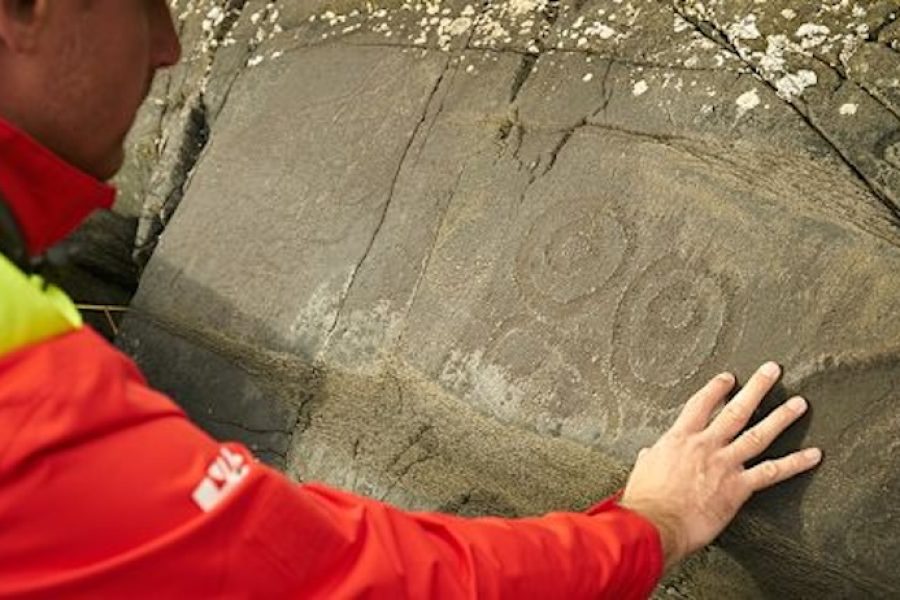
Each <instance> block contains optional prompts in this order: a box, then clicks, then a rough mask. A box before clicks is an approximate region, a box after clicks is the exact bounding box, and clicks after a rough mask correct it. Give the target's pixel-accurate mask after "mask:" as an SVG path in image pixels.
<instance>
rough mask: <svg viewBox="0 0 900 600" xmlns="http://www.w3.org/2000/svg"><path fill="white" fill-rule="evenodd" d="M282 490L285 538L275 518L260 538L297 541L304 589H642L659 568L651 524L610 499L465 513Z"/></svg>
mask: <svg viewBox="0 0 900 600" xmlns="http://www.w3.org/2000/svg"><path fill="white" fill-rule="evenodd" d="M291 496H292V498H291V499H288V497H287V496H284V497H283V498H282V500H281V502H287V503H291V504H293V505H294V506H295V507H296V510H295V511H293V513H292V514H291V515H290V517H288V519H285V522H284V523H283V524H282V525H283V526H285V527H286V529H287V530H288V531H290V534H289V536H288V538H289V539H285V538H283V537H280V536H283V534H284V531H285V530H284V529H281V528H279V529H281V533H280V534H279V533H278V532H277V531H275V532H273V533H272V536H273V537H271V539H270V540H269V543H270V544H274V545H278V546H280V548H281V553H282V554H284V555H285V556H286V557H287V556H290V555H291V548H288V547H286V545H290V544H296V545H294V546H293V550H294V551H296V552H297V553H298V554H302V555H303V558H302V560H301V559H299V558H300V557H299V556H297V555H295V556H296V558H297V559H296V560H295V561H293V563H294V564H295V565H296V564H298V563H302V564H303V565H304V567H303V569H304V571H305V572H306V573H305V577H303V581H302V587H303V588H304V589H303V590H302V592H303V593H302V594H301V595H302V596H304V597H321V598H355V597H367V598H430V599H438V598H476V597H477V598H515V599H525V598H571V599H576V598H616V599H628V598H646V597H648V596H649V595H650V593H651V592H652V590H653V588H654V587H655V585H656V582H657V580H658V579H659V576H660V574H661V571H662V553H661V548H660V541H659V536H658V533H657V531H656V529H655V528H654V527H653V526H652V525H651V524H650V523H648V522H647V521H646V520H644V519H643V518H642V517H639V516H638V515H636V514H634V513H632V512H630V511H628V510H626V509H624V508H622V507H620V506H618V504H616V503H615V501H613V500H609V501H607V502H604V503H602V504H600V505H598V506H597V507H595V508H594V509H592V510H591V511H589V513H587V514H581V513H552V514H549V515H546V516H543V517H539V518H528V519H500V518H479V519H466V518H461V517H455V516H450V515H444V514H430V513H407V512H403V511H400V510H397V509H395V508H393V507H391V506H388V505H385V504H382V503H379V502H375V501H373V500H368V499H365V498H360V497H357V496H354V495H351V494H347V493H344V492H339V491H336V490H333V489H329V488H327V487H324V486H320V485H305V486H302V487H300V488H297V489H296V490H295V491H294V492H293V493H292V494H291ZM280 518H281V519H284V518H285V515H284V513H283V512H282V516H281V517H280Z"/></svg>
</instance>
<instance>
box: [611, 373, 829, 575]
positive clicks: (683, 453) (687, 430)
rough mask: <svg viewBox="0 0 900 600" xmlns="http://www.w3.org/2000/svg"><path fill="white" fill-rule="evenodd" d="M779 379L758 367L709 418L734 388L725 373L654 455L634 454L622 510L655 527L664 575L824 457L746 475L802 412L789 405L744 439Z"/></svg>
mask: <svg viewBox="0 0 900 600" xmlns="http://www.w3.org/2000/svg"><path fill="white" fill-rule="evenodd" d="M780 372H781V370H780V368H779V367H778V365H777V364H775V363H772V362H770V363H766V364H765V365H763V366H762V367H761V368H760V369H759V370H758V371H757V372H756V373H755V374H754V375H753V377H751V378H750V381H748V382H747V385H746V386H744V388H743V389H742V390H741V391H740V392H738V394H737V395H736V396H735V397H734V399H732V400H731V401H730V402H728V403H727V404H725V406H724V408H722V410H721V412H719V414H718V415H716V417H715V418H713V417H712V415H713V413H714V412H715V410H716V409H717V408H718V407H720V406H722V403H723V402H724V401H725V400H726V398H727V397H728V394H729V392H730V391H731V390H732V388H733V387H734V384H735V379H734V376H733V375H731V374H730V373H723V374H721V375H718V376H717V377H716V378H714V379H713V380H712V381H710V382H709V383H707V384H706V386H705V387H704V388H703V389H701V390H700V391H699V392H697V393H696V394H695V395H694V396H693V397H692V398H691V399H690V400H688V402H687V404H686V405H685V407H684V409H683V410H682V411H681V414H680V415H679V417H678V419H677V420H676V421H675V424H674V425H673V426H672V428H671V429H670V430H669V431H667V432H666V433H665V434H664V435H663V436H662V437H661V438H660V439H659V441H658V442H656V444H654V445H653V447H652V448H645V449H644V450H641V452H640V454H638V459H637V463H636V464H635V466H634V470H633V471H632V472H631V476H630V477H629V478H628V483H627V485H626V486H625V492H624V494H623V496H622V500H621V502H620V504H621V505H622V506H624V507H626V508H629V509H631V510H634V511H635V512H637V513H639V514H641V515H643V516H644V517H646V518H648V519H649V520H650V521H651V522H653V523H654V524H655V525H656V526H657V529H659V532H660V537H661V539H662V543H663V552H664V553H665V557H666V568H669V567H671V566H673V565H675V564H676V563H678V562H679V561H681V560H682V559H683V558H685V557H686V556H687V555H688V554H690V553H692V552H694V551H696V550H699V549H700V548H702V547H703V546H705V545H707V544H709V543H710V542H712V541H713V540H714V539H715V538H716V536H718V535H719V533H721V532H722V530H723V529H725V527H726V526H727V525H728V524H729V523H730V522H731V520H732V519H733V518H734V517H735V515H736V514H737V512H738V510H740V508H741V507H742V506H743V505H744V503H745V502H747V500H749V499H750V496H752V495H753V493H754V492H757V491H759V490H762V489H764V488H767V487H769V486H772V485H774V484H776V483H779V482H781V481H784V480H785V479H789V478H791V477H793V476H795V475H797V474H799V473H802V472H803V471H807V470H809V469H811V468H813V467H814V466H816V465H817V464H818V463H819V462H820V461H821V460H822V452H821V450H819V449H818V448H808V449H806V450H801V451H798V452H794V453H793V454H790V455H788V456H785V457H783V458H779V459H777V460H767V461H764V462H761V463H759V464H758V465H756V466H754V467H752V468H749V469H745V468H744V463H746V462H748V461H749V460H751V459H752V458H754V457H756V456H758V455H759V454H761V453H762V452H763V451H764V450H765V449H766V448H768V447H769V445H770V444H771V443H772V442H773V441H774V440H775V439H776V438H777V437H778V436H779V435H781V433H782V432H783V431H784V430H785V429H787V428H788V427H789V426H790V425H791V424H792V423H793V422H794V421H796V420H797V419H798V418H800V416H801V415H802V414H803V413H804V412H806V408H807V404H806V401H805V400H804V399H803V398H800V397H794V398H791V399H790V400H788V401H787V402H785V403H784V404H782V405H781V406H779V407H778V408H776V409H775V410H773V411H772V412H771V413H770V414H769V415H768V416H767V417H766V418H765V419H763V420H762V421H760V422H759V423H758V424H757V425H755V426H754V427H752V428H750V429H748V430H747V431H744V432H743V433H741V431H742V430H743V429H744V427H746V425H747V423H748V422H749V420H750V417H751V416H752V415H753V412H754V411H755V410H756V408H757V407H758V406H759V404H760V402H762V399H763V397H764V396H765V395H766V394H767V393H768V392H769V390H770V389H771V388H772V386H773V385H774V384H775V382H776V381H777V380H778V377H779V375H780ZM710 421H711V422H710Z"/></svg>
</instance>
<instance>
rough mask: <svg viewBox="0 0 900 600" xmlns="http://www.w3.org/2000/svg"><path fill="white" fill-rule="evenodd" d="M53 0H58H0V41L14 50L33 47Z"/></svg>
mask: <svg viewBox="0 0 900 600" xmlns="http://www.w3.org/2000/svg"><path fill="white" fill-rule="evenodd" d="M55 1H56V2H58V1H59V0H0V43H2V44H3V45H4V46H6V47H7V49H9V50H12V51H14V52H28V51H29V50H31V49H32V48H34V46H35V44H36V42H37V38H38V34H39V33H40V31H41V29H43V27H44V25H45V24H46V22H47V12H48V10H49V9H50V4H52V3H53V2H55Z"/></svg>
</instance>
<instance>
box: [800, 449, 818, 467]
mask: <svg viewBox="0 0 900 600" xmlns="http://www.w3.org/2000/svg"><path fill="white" fill-rule="evenodd" d="M803 458H805V459H806V460H808V461H809V462H811V463H813V464H816V463H818V462H819V461H821V460H822V451H821V450H819V449H818V448H808V449H806V450H804V451H803Z"/></svg>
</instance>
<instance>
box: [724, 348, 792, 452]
mask: <svg viewBox="0 0 900 600" xmlns="http://www.w3.org/2000/svg"><path fill="white" fill-rule="evenodd" d="M780 374H781V367H779V366H778V365H777V364H776V363H774V362H767V363H766V364H764V365H763V366H761V367H760V368H759V369H758V370H757V371H756V373H754V374H753V376H752V377H750V381H748V382H747V385H745V386H744V387H743V389H741V391H740V392H738V393H737V395H736V396H735V397H734V398H733V399H732V400H731V401H730V402H728V403H727V404H726V405H725V408H723V409H722V411H721V412H720V413H719V414H718V415H716V418H715V419H713V422H712V424H711V425H710V426H709V432H710V433H711V434H712V435H713V436H714V437H715V438H716V439H719V440H722V441H726V440H728V441H730V440H732V439H734V436H736V435H737V434H738V433H739V432H740V431H741V429H743V428H744V427H745V426H746V425H747V423H748V422H749V421H750V417H751V416H753V412H754V411H755V410H756V409H757V407H758V406H759V403H760V402H762V399H763V398H764V397H765V395H766V394H767V393H769V390H771V389H772V386H773V385H775V382H776V381H778V376H779V375H780Z"/></svg>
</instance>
